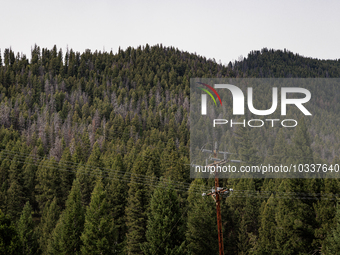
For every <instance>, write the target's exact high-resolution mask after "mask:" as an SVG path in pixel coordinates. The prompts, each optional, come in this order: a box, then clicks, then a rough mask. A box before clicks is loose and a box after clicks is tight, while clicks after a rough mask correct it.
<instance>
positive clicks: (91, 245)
mask: <svg viewBox="0 0 340 255" xmlns="http://www.w3.org/2000/svg"><path fill="white" fill-rule="evenodd" d="M115 239H116V238H115V229H114V224H113V219H112V217H111V215H110V214H109V213H108V203H107V200H106V191H104V189H103V184H102V182H101V181H100V179H99V180H97V184H96V186H95V187H94V190H93V192H92V196H91V202H90V205H89V206H88V208H87V210H86V215H85V225H84V231H83V233H82V235H81V240H82V242H83V245H82V247H81V252H82V254H115V242H114V241H115Z"/></svg>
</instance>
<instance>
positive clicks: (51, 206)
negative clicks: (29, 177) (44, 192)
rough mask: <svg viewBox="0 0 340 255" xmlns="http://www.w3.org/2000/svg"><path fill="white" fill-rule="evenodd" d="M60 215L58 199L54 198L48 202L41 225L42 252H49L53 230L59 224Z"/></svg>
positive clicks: (40, 241)
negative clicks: (48, 247)
mask: <svg viewBox="0 0 340 255" xmlns="http://www.w3.org/2000/svg"><path fill="white" fill-rule="evenodd" d="M59 216H60V209H59V207H58V205H57V199H56V198H54V199H53V200H52V201H48V202H47V203H46V205H45V208H44V210H43V213H42V217H41V222H40V225H39V235H40V238H39V246H40V251H41V252H42V254H48V253H47V246H48V242H49V240H50V239H51V234H52V231H53V229H54V228H55V226H56V224H57V221H58V219H59Z"/></svg>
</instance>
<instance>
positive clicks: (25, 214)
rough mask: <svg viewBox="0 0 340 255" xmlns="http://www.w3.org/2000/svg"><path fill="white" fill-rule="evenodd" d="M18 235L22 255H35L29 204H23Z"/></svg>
mask: <svg viewBox="0 0 340 255" xmlns="http://www.w3.org/2000/svg"><path fill="white" fill-rule="evenodd" d="M18 234H19V238H20V241H21V246H22V253H23V254H36V252H37V249H38V245H37V238H36V234H35V232H34V223H33V219H32V207H31V205H30V203H29V202H27V203H26V204H25V207H24V209H23V211H22V214H21V216H20V219H19V221H18Z"/></svg>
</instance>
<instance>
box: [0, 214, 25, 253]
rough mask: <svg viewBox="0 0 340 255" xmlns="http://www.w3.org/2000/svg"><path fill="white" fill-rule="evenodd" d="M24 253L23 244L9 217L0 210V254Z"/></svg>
mask: <svg viewBox="0 0 340 255" xmlns="http://www.w3.org/2000/svg"><path fill="white" fill-rule="evenodd" d="M21 252H22V249H21V242H20V238H19V235H18V232H17V230H16V227H15V226H14V225H13V224H12V222H11V220H10V218H9V216H7V215H5V214H4V213H3V212H2V211H1V210H0V254H4V255H17V254H20V253H21Z"/></svg>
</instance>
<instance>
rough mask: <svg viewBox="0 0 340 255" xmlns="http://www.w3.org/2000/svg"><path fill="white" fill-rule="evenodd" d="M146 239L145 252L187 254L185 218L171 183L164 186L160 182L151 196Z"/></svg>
mask: <svg viewBox="0 0 340 255" xmlns="http://www.w3.org/2000/svg"><path fill="white" fill-rule="evenodd" d="M146 240H147V241H146V243H144V245H143V247H142V250H143V252H144V253H145V254H148V255H149V254H150V255H152V254H165V255H170V254H173V255H175V254H176V255H177V254H185V252H184V219H183V215H182V210H181V207H180V204H179V199H178V195H177V194H176V192H175V191H174V190H173V187H172V186H171V184H169V185H168V186H167V187H164V184H163V183H160V184H159V185H158V187H157V188H156V189H155V191H154V193H153V195H152V197H151V201H150V212H149V213H148V222H147V230H146Z"/></svg>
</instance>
